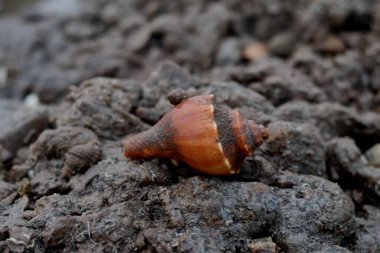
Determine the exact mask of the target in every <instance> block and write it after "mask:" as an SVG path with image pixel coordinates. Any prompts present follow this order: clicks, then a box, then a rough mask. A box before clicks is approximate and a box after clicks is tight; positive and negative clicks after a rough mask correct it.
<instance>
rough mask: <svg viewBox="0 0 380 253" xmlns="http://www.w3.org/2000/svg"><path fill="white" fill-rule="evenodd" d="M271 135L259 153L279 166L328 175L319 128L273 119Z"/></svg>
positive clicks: (270, 125) (273, 164)
mask: <svg viewBox="0 0 380 253" xmlns="http://www.w3.org/2000/svg"><path fill="white" fill-rule="evenodd" d="M268 128H269V130H270V133H271V134H270V137H269V139H268V140H267V141H266V142H264V144H263V145H262V146H261V148H260V149H259V150H258V153H257V154H261V155H262V156H263V157H264V158H265V159H266V160H268V161H270V163H271V164H272V166H273V167H274V168H276V170H289V171H292V172H296V173H299V174H312V175H319V176H326V165H325V148H324V145H323V141H322V138H321V136H320V133H319V131H318V129H317V128H315V127H314V126H311V125H307V124H297V123H290V122H281V121H279V122H273V123H271V124H269V126H268Z"/></svg>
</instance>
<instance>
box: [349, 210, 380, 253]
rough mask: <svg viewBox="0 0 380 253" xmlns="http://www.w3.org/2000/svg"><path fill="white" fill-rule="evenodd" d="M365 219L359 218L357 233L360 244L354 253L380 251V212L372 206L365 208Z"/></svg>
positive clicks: (356, 246) (354, 249)
mask: <svg viewBox="0 0 380 253" xmlns="http://www.w3.org/2000/svg"><path fill="white" fill-rule="evenodd" d="M363 209H364V216H365V218H357V223H358V229H357V232H356V236H357V240H358V243H357V244H356V245H355V246H354V247H353V252H376V251H379V250H380V235H379V233H377V231H379V229H380V211H379V209H378V208H376V207H374V206H370V205H365V206H364V208H363Z"/></svg>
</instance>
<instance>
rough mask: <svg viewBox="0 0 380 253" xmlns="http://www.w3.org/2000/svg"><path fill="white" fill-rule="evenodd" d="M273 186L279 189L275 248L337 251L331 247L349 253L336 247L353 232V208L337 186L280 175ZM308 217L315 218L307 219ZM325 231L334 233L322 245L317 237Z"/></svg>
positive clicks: (294, 250) (301, 250)
mask: <svg viewBox="0 0 380 253" xmlns="http://www.w3.org/2000/svg"><path fill="white" fill-rule="evenodd" d="M273 186H277V187H279V188H280V189H281V190H280V191H279V192H278V194H277V195H278V196H279V197H280V200H281V201H280V203H278V205H279V206H278V207H279V209H280V212H281V225H279V227H278V228H277V229H278V230H277V231H278V233H277V237H276V245H278V246H279V247H280V248H281V249H286V250H288V251H289V252H325V251H324V250H325V249H326V248H331V249H330V250H329V251H327V252H336V251H334V250H332V249H333V248H338V249H340V250H339V251H338V252H349V251H348V250H346V249H344V248H343V249H342V248H341V247H338V245H340V243H341V241H342V240H345V239H348V238H351V237H352V236H353V235H354V233H355V230H354V228H355V222H354V219H353V217H352V215H353V213H354V205H353V203H352V201H351V199H350V198H349V197H348V196H347V195H345V194H344V193H343V191H342V190H341V189H340V187H339V186H338V185H337V184H334V183H332V182H330V181H327V180H325V179H322V178H319V177H316V176H308V175H303V176H301V175H296V174H291V173H283V174H280V175H278V176H275V177H274V184H273ZM320 210H324V211H323V212H320ZM310 215H311V216H314V215H317V216H318V217H317V218H315V219H310ZM301 220H302V222H301ZM303 229H305V230H303ZM322 231H323V232H322ZM326 231H331V232H332V231H334V232H333V234H334V236H327V237H324V238H325V239H324V241H323V242H321V241H320V240H319V239H318V236H317V235H318V234H319V233H323V234H324V235H327V234H329V233H326ZM336 236H337V237H336Z"/></svg>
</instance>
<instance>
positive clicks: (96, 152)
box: [62, 141, 102, 177]
mask: <svg viewBox="0 0 380 253" xmlns="http://www.w3.org/2000/svg"><path fill="white" fill-rule="evenodd" d="M101 157H102V151H101V149H100V147H99V143H98V142H97V141H91V142H88V143H85V144H80V145H76V146H74V147H72V148H71V149H70V150H69V151H68V152H67V153H66V155H65V161H64V168H63V170H62V176H63V177H70V176H72V175H73V174H75V173H76V172H77V171H80V170H82V169H84V168H88V167H90V166H91V165H93V164H95V163H96V162H98V161H99V160H100V159H101Z"/></svg>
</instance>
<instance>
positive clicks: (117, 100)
mask: <svg viewBox="0 0 380 253" xmlns="http://www.w3.org/2000/svg"><path fill="white" fill-rule="evenodd" d="M139 96H140V86H139V85H138V84H137V82H135V81H133V80H130V81H118V80H114V79H107V78H95V79H90V80H87V81H85V82H83V83H82V85H81V86H80V87H79V88H78V89H76V90H73V91H72V93H71V95H70V97H69V99H70V102H69V103H68V105H66V106H67V107H68V108H67V109H66V110H65V112H64V113H63V114H62V115H60V116H59V117H58V119H57V124H58V125H59V126H74V127H85V128H89V129H91V130H92V131H94V132H95V133H96V134H97V135H98V136H99V137H103V138H111V139H117V138H118V137H120V136H123V135H126V134H128V133H132V132H136V131H139V130H142V129H144V128H145V127H146V126H145V125H144V124H143V123H142V122H141V121H140V120H139V119H138V118H137V117H136V116H134V115H133V114H131V113H129V111H130V110H131V109H132V107H133V106H135V105H136V103H137V99H138V97H139Z"/></svg>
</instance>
